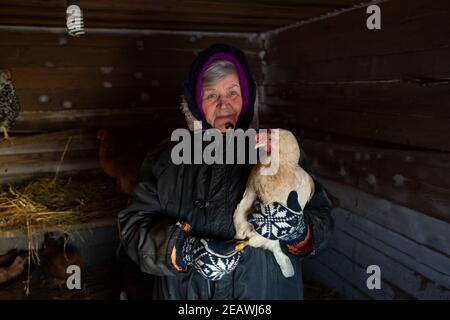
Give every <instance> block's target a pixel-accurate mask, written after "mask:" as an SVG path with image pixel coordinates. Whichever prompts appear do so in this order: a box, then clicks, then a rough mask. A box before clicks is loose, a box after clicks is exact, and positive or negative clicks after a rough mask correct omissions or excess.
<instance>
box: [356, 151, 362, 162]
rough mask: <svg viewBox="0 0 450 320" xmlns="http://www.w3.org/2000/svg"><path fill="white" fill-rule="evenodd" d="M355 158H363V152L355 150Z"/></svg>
mask: <svg viewBox="0 0 450 320" xmlns="http://www.w3.org/2000/svg"><path fill="white" fill-rule="evenodd" d="M355 160H357V161H359V160H361V153H360V152H355Z"/></svg>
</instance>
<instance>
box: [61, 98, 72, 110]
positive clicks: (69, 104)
mask: <svg viewBox="0 0 450 320" xmlns="http://www.w3.org/2000/svg"><path fill="white" fill-rule="evenodd" d="M62 105H63V107H64V109H71V108H72V106H73V103H72V101H69V100H66V101H64V102H63V104H62Z"/></svg>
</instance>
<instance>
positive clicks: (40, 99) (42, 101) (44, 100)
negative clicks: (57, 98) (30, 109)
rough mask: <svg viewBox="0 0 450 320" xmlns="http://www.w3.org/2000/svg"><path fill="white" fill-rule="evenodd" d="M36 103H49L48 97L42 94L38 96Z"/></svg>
mask: <svg viewBox="0 0 450 320" xmlns="http://www.w3.org/2000/svg"><path fill="white" fill-rule="evenodd" d="M38 101H39V102H40V103H47V102H49V101H50V98H49V96H47V95H45V94H43V95H41V96H39V98H38Z"/></svg>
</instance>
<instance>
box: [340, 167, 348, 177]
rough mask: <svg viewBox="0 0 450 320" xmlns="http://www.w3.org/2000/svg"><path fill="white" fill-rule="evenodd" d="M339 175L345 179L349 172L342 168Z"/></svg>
mask: <svg viewBox="0 0 450 320" xmlns="http://www.w3.org/2000/svg"><path fill="white" fill-rule="evenodd" d="M339 174H340V175H341V176H343V177H345V176H346V175H347V171H346V170H345V168H344V167H341V170H339Z"/></svg>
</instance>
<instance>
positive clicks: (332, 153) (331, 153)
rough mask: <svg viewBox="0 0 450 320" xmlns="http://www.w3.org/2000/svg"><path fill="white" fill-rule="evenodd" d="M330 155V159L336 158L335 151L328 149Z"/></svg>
mask: <svg viewBox="0 0 450 320" xmlns="http://www.w3.org/2000/svg"><path fill="white" fill-rule="evenodd" d="M328 155H329V156H330V157H334V151H333V149H331V148H328Z"/></svg>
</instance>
